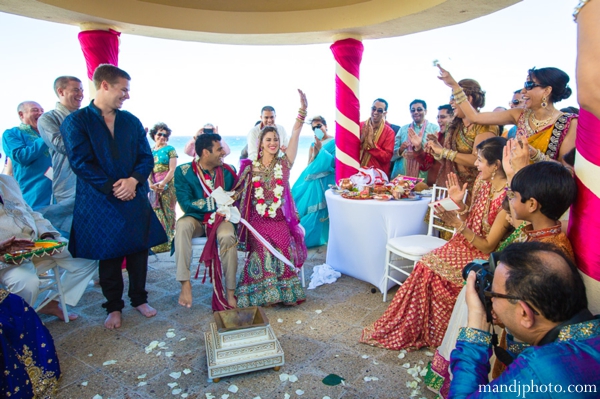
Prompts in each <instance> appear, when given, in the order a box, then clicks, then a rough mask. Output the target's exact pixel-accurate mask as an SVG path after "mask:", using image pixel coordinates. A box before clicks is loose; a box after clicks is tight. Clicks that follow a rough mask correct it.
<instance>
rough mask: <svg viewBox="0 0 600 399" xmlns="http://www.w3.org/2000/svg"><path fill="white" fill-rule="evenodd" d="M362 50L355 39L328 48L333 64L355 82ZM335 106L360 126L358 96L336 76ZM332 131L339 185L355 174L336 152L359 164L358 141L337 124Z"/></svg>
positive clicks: (336, 43) (338, 42)
mask: <svg viewBox="0 0 600 399" xmlns="http://www.w3.org/2000/svg"><path fill="white" fill-rule="evenodd" d="M363 49H364V47H363V44H362V42H360V41H358V40H356V39H344V40H339V41H337V42H335V43H334V44H332V45H331V51H332V52H333V56H334V58H335V60H336V62H337V63H338V64H339V65H340V66H341V67H342V68H344V69H345V70H346V71H347V72H348V73H350V74H351V75H353V76H354V77H355V78H356V79H359V72H360V62H361V61H362V54H363ZM335 105H336V108H337V110H338V112H339V113H341V114H343V115H344V116H346V117H347V118H348V119H350V120H351V121H352V122H354V123H356V124H357V125H358V126H360V102H359V99H358V93H354V91H353V90H352V89H351V88H350V87H348V86H347V85H346V84H345V83H344V82H343V81H342V79H340V77H339V76H337V75H336V77H335ZM335 128H336V130H335V145H336V147H337V150H336V161H335V178H336V181H339V180H340V179H341V178H346V177H350V176H352V175H353V174H355V173H356V172H357V171H358V170H357V169H356V168H355V167H353V166H350V165H347V164H345V163H344V162H342V161H341V160H340V158H339V157H338V155H337V152H338V151H342V152H344V153H345V154H347V155H348V156H350V157H351V158H352V159H355V160H356V162H357V163H360V139H359V138H358V137H356V136H355V135H354V134H352V133H351V132H350V131H348V130H347V129H346V128H345V127H343V126H341V125H340V124H339V123H338V122H337V121H336V125H335Z"/></svg>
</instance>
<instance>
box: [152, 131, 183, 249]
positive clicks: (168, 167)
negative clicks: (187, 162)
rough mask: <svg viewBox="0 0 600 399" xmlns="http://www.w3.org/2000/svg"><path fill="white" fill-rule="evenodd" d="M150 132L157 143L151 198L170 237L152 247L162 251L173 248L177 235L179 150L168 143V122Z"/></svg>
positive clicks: (169, 132)
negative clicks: (174, 180)
mask: <svg viewBox="0 0 600 399" xmlns="http://www.w3.org/2000/svg"><path fill="white" fill-rule="evenodd" d="M148 134H149V135H150V137H151V138H152V140H154V142H155V143H156V144H155V145H154V148H152V155H153V156H154V168H153V169H152V173H150V176H149V177H148V184H149V185H150V190H152V191H151V192H150V196H149V200H150V204H151V205H152V209H154V213H156V217H158V220H160V224H161V225H162V227H163V229H165V232H166V233H167V237H168V239H169V240H168V241H167V242H165V243H164V244H160V245H157V246H155V247H152V251H153V252H155V253H160V252H167V251H170V250H171V243H172V242H173V237H174V236H175V221H176V216H175V206H176V205H177V198H176V196H175V185H174V184H173V175H174V174H175V168H176V167H177V152H176V151H175V148H174V147H173V146H170V145H168V144H167V143H168V141H169V137H170V136H171V129H169V127H168V126H167V125H166V124H164V123H157V124H156V125H154V127H153V128H152V129H151V130H150V132H149V133H148Z"/></svg>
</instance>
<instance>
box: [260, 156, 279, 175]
mask: <svg viewBox="0 0 600 399" xmlns="http://www.w3.org/2000/svg"><path fill="white" fill-rule="evenodd" d="M276 161H277V157H273V160H271V162H270V163H269V165H265V164H263V162H262V161H260V167H259V169H260V170H261V171H264V172H265V173H269V171H270V170H271V169H273V167H274V166H275V162H276Z"/></svg>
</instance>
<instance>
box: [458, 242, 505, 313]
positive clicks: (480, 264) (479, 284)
mask: <svg viewBox="0 0 600 399" xmlns="http://www.w3.org/2000/svg"><path fill="white" fill-rule="evenodd" d="M499 256H500V252H494V253H492V254H491V255H490V258H489V260H482V259H475V260H474V261H473V262H470V263H467V265H466V266H465V267H464V268H463V270H462V276H463V279H464V280H465V281H466V280H467V277H469V272H471V271H473V272H475V276H476V277H475V291H477V295H479V299H481V302H482V303H483V306H484V307H485V310H486V313H487V314H488V315H489V316H488V319H489V318H491V310H492V299H491V298H487V297H486V296H485V292H486V291H491V290H492V282H493V281H494V271H495V270H496V261H497V259H498V257H499ZM488 321H491V320H488Z"/></svg>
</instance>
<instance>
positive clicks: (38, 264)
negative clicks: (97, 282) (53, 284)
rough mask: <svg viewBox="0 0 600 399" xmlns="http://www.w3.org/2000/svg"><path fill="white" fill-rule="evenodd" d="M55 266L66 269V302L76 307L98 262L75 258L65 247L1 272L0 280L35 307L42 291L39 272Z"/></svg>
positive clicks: (63, 276)
mask: <svg viewBox="0 0 600 399" xmlns="http://www.w3.org/2000/svg"><path fill="white" fill-rule="evenodd" d="M56 265H58V266H59V267H60V268H62V269H65V271H64V273H63V274H62V276H61V278H60V282H61V284H62V288H63V293H64V294H65V297H64V301H65V303H66V304H67V305H69V306H76V305H77V303H78V302H79V299H81V296H82V295H83V292H84V291H85V289H86V287H87V285H88V283H89V282H90V280H91V279H92V277H93V276H94V273H95V271H96V269H98V261H95V260H90V259H82V258H73V257H72V256H71V253H70V252H69V250H68V249H67V248H66V247H65V248H64V249H63V251H62V252H60V253H58V254H56V255H53V256H44V257H42V258H33V261H32V262H27V263H25V264H23V265H21V266H18V267H14V268H11V269H8V270H4V271H0V283H2V284H4V285H5V286H6V287H7V288H8V290H9V291H10V292H11V293H13V294H16V295H19V296H20V297H21V298H23V299H24V300H25V301H27V303H29V304H30V305H31V306H34V304H35V302H36V301H37V296H38V293H39V285H40V280H39V278H38V274H41V273H44V272H46V271H48V270H50V269H51V268H53V267H54V266H56Z"/></svg>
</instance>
